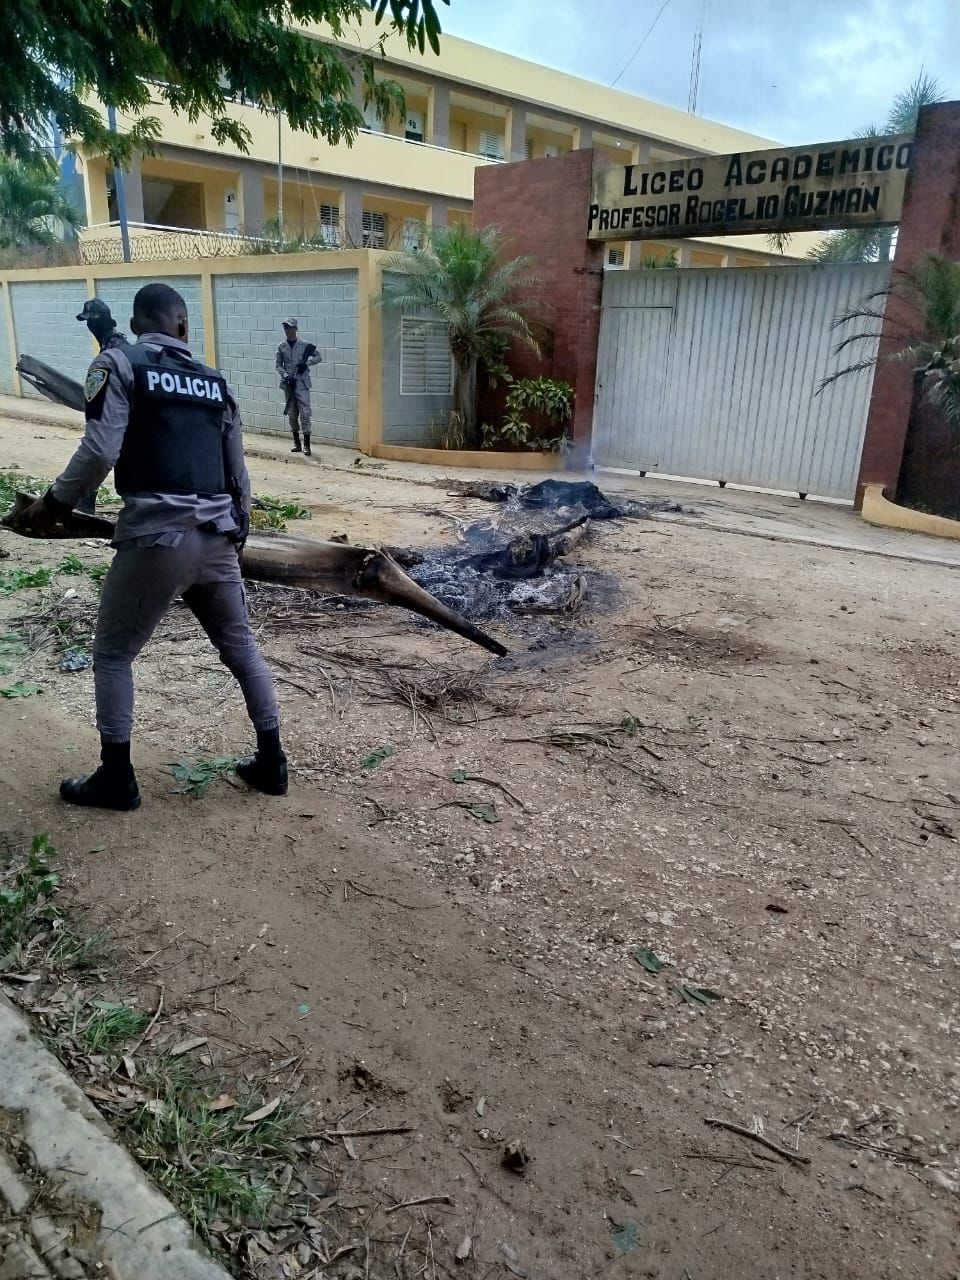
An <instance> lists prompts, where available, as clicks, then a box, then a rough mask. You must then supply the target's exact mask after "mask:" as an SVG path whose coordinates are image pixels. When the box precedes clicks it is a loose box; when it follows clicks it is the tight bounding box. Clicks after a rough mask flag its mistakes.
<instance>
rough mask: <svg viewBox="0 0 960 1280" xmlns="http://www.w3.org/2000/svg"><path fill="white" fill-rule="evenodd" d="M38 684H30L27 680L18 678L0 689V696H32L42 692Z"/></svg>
mask: <svg viewBox="0 0 960 1280" xmlns="http://www.w3.org/2000/svg"><path fill="white" fill-rule="evenodd" d="M42 692H43V690H42V689H41V688H40V686H39V685H38V684H30V682H29V681H27V680H17V681H16V682H15V683H14V684H8V685H7V686H6V687H5V688H3V689H0V698H32V697H33V695H34V694H35V693H42Z"/></svg>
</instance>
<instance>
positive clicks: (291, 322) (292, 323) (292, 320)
mask: <svg viewBox="0 0 960 1280" xmlns="http://www.w3.org/2000/svg"><path fill="white" fill-rule="evenodd" d="M283 327H284V328H285V329H299V327H300V326H299V325H298V324H297V321H296V317H295V316H287V318H286V320H284V322H283Z"/></svg>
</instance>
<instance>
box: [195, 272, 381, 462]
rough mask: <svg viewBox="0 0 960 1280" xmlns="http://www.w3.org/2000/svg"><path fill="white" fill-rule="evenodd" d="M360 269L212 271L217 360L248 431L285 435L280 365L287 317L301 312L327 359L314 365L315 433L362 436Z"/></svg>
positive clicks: (306, 334)
mask: <svg viewBox="0 0 960 1280" xmlns="http://www.w3.org/2000/svg"><path fill="white" fill-rule="evenodd" d="M359 306H360V301H359V275H358V272H357V271H355V270H342V271H284V272H265V273H263V274H260V275H254V274H251V273H242V274H241V273H237V274H236V275H219V274H218V275H215V276H214V277H213V310H214V317H215V323H216V332H217V362H218V364H219V367H220V369H221V370H222V372H223V374H224V377H225V378H226V379H227V381H228V382H229V383H230V385H231V386H232V387H233V389H234V391H235V392H236V395H237V399H238V401H239V404H240V413H241V415H242V417H243V422H244V428H245V430H247V431H254V432H263V433H267V434H285V433H286V431H287V430H288V428H287V425H286V422H285V419H284V418H283V400H284V397H283V393H282V392H281V391H280V388H279V378H278V376H277V371H276V353H277V347H278V346H279V344H280V343H281V342H282V341H283V340H284V339H283V329H282V327H281V321H282V320H283V319H284V317H285V316H288V315H295V316H296V317H297V319H298V320H299V322H300V336H301V338H302V339H303V340H304V341H305V342H312V343H314V344H315V345H316V347H317V350H318V351H319V352H320V354H321V356H322V357H323V362H322V363H321V364H319V365H317V366H316V367H315V368H313V369H311V371H310V373H311V378H312V381H313V391H312V404H313V438H314V440H315V441H317V442H321V441H322V442H325V443H328V444H340V445H347V446H355V445H356V444H357V440H358V408H359V403H358V397H359V380H358V348H359Z"/></svg>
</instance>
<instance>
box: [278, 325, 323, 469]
mask: <svg viewBox="0 0 960 1280" xmlns="http://www.w3.org/2000/svg"><path fill="white" fill-rule="evenodd" d="M283 332H284V336H285V339H286V341H284V342H281V343H280V345H279V347H277V373H279V375H280V390H281V391H282V392H283V393H284V396H285V397H286V400H285V403H284V408H283V412H284V414H285V415H286V416H287V417H288V418H289V419H290V430H291V431H292V432H293V449H292V450H291V453H305V454H306V455H307V457H308V458H309V457H310V385H311V383H310V370H311V368H312V367H313V366H314V365H315V364H319V363H320V361H321V359H322V358H323V357H322V356H321V355H320V352H319V351H318V350H317V348H316V347H315V346H314V345H313V343H312V342H301V341H300V337H299V334H298V331H297V321H296V320H295V319H294V317H293V316H289V317H288V318H287V319H286V320H284V322H283ZM301 431H302V432H303V447H302V448H301V445H300V432H301Z"/></svg>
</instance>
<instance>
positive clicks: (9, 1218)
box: [0, 995, 230, 1280]
mask: <svg viewBox="0 0 960 1280" xmlns="http://www.w3.org/2000/svg"><path fill="white" fill-rule="evenodd" d="M39 1186H42V1188H43V1196H42V1198H40V1199H38V1198H37V1196H36V1190H37V1188H38V1187H39ZM41 1206H42V1207H41ZM7 1207H8V1212H7V1213H4V1214H3V1218H4V1221H3V1222H2V1223H0V1280H34V1278H36V1280H52V1277H64V1278H65V1280H85V1278H86V1277H91V1278H92V1277H94V1276H98V1275H109V1276H110V1277H111V1280H230V1275H229V1272H227V1271H224V1270H223V1268H222V1267H221V1266H219V1265H218V1264H217V1263H215V1262H214V1261H213V1260H212V1259H211V1258H209V1257H208V1256H207V1255H206V1254H205V1253H203V1252H202V1251H201V1248H200V1246H199V1245H198V1243H197V1242H196V1240H195V1239H194V1236H193V1233H192V1232H191V1230H190V1228H189V1227H188V1225H187V1223H186V1222H185V1221H184V1219H183V1218H181V1217H180V1215H179V1214H178V1213H177V1211H176V1210H175V1209H174V1207H173V1205H172V1204H171V1203H170V1201H169V1200H167V1198H166V1197H165V1196H163V1195H161V1194H160V1192H159V1191H157V1190H156V1189H155V1188H154V1187H153V1186H152V1185H151V1184H150V1182H148V1180H147V1178H146V1176H145V1175H144V1173H143V1172H142V1171H141V1169H140V1168H139V1167H138V1166H137V1165H136V1164H135V1163H134V1161H133V1159H132V1158H131V1157H130V1156H129V1155H128V1154H127V1152H126V1151H125V1150H124V1149H123V1147H122V1146H121V1145H120V1144H119V1143H118V1141H117V1139H116V1137H115V1136H114V1134H113V1132H112V1130H111V1129H110V1126H109V1125H108V1124H107V1123H106V1121H105V1120H104V1119H103V1117H102V1116H101V1115H100V1114H99V1113H98V1112H97V1111H96V1110H95V1108H94V1107H93V1105H92V1103H91V1102H90V1101H89V1100H88V1099H87V1098H86V1097H85V1095H84V1094H83V1093H82V1092H81V1091H80V1089H79V1088H78V1087H77V1085H76V1084H75V1083H74V1082H73V1080H72V1079H71V1078H70V1077H69V1076H68V1075H67V1073H66V1072H65V1071H64V1069H63V1067H62V1066H61V1065H60V1063H59V1062H57V1060H56V1058H54V1057H53V1055H52V1054H50V1053H48V1052H47V1050H46V1049H44V1048H43V1046H42V1045H41V1044H40V1043H39V1042H38V1041H37V1040H36V1039H34V1037H33V1036H32V1035H31V1032H30V1029H29V1027H28V1025H27V1023H26V1022H25V1021H24V1019H23V1018H22V1017H21V1016H20V1014H19V1013H17V1011H16V1010H15V1009H14V1008H13V1006H12V1005H11V1004H10V1003H9V1002H8V1001H7V1000H6V999H5V997H3V996H2V995H0V1210H2V1209H5V1208H7ZM11 1223H12V1225H11Z"/></svg>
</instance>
